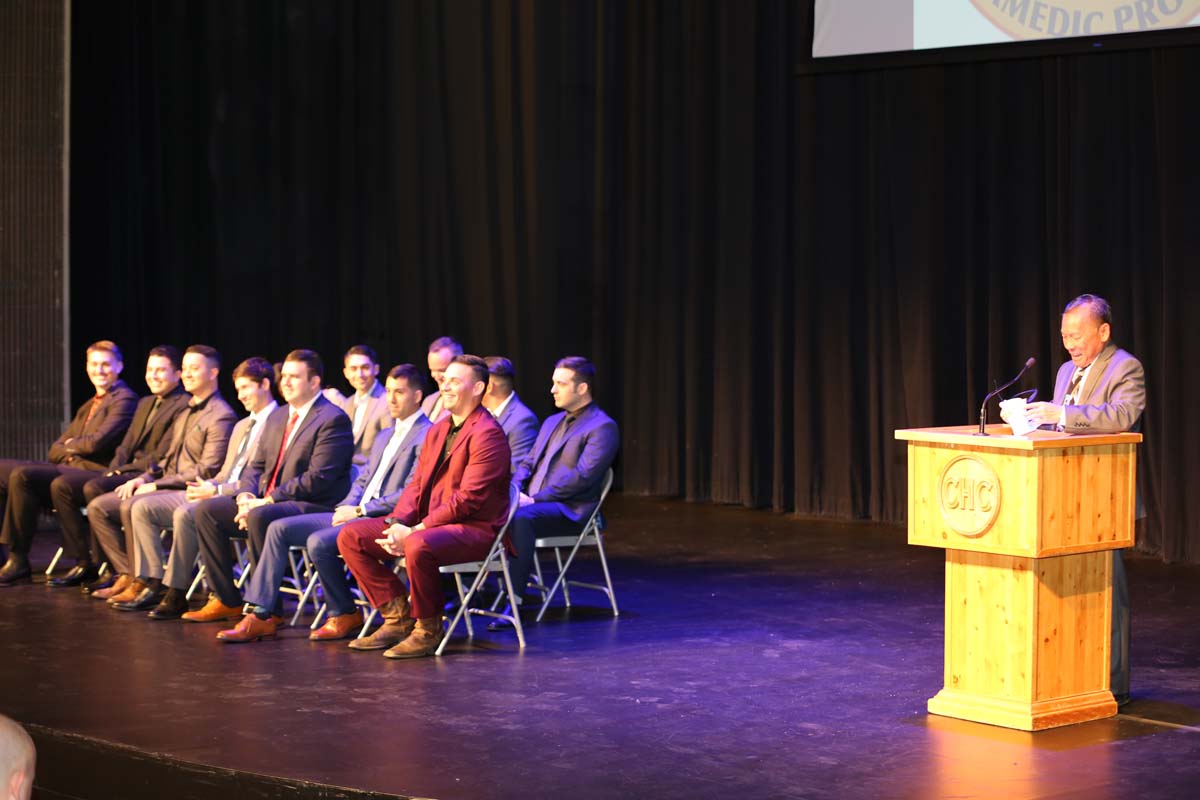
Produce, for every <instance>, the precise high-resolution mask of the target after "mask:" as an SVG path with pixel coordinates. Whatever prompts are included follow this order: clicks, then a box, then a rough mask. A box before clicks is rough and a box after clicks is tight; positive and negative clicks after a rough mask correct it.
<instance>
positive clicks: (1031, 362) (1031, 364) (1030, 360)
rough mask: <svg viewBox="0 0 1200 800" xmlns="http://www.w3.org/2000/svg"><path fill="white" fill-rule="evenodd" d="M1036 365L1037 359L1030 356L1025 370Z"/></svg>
mask: <svg viewBox="0 0 1200 800" xmlns="http://www.w3.org/2000/svg"><path fill="white" fill-rule="evenodd" d="M1036 363H1037V359H1036V358H1034V357H1033V356H1030V357H1029V360H1028V361H1026V362H1025V369H1029V368H1030V367H1032V366H1033V365H1034V364H1036Z"/></svg>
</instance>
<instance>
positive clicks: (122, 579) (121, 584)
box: [91, 575, 133, 600]
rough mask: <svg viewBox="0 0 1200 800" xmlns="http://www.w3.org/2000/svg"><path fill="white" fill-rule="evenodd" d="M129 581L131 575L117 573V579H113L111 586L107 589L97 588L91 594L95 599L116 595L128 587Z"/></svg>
mask: <svg viewBox="0 0 1200 800" xmlns="http://www.w3.org/2000/svg"><path fill="white" fill-rule="evenodd" d="M131 583H133V578H132V577H131V576H129V575H118V576H117V579H116V580H115V581H113V585H112V586H110V587H108V588H107V589H97V590H96V591H94V592H92V594H91V596H92V597H94V598H95V599H97V600H108V599H109V598H110V597H113V596H114V595H118V594H120V593H121V592H123V591H125V590H126V589H128V588H129V584H131Z"/></svg>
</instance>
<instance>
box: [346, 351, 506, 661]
mask: <svg viewBox="0 0 1200 800" xmlns="http://www.w3.org/2000/svg"><path fill="white" fill-rule="evenodd" d="M487 379H488V369H487V363H486V362H485V361H484V360H483V359H482V358H480V357H479V356H470V355H462V356H456V357H455V358H454V360H453V361H452V362H450V366H449V367H447V368H446V375H445V378H444V380H443V381H442V388H441V391H442V401H443V405H444V407H445V408H446V410H447V411H449V415H448V416H447V417H446V418H445V419H443V420H442V421H441V422H437V423H435V424H434V425H433V426H432V427H431V428H430V429H429V433H428V434H427V435H426V437H425V444H424V445H423V446H422V448H421V456H420V458H419V459H417V466H416V471H415V474H414V476H413V479H412V480H411V481H410V482H409V484H408V486H407V487H405V489H404V492H403V493H402V494H401V495H400V501H399V502H398V503H397V504H396V508H395V509H394V510H393V511H392V513H391V515H390V516H388V517H386V518H384V519H379V518H376V519H364V520H358V521H356V522H350V523H347V524H346V525H345V526H344V527H343V528H342V531H341V533H339V534H338V550H339V551H340V552H341V554H342V557H343V558H344V559H345V560H346V565H347V566H348V567H349V568H350V571H351V572H352V573H353V574H354V577H355V579H357V581H358V585H359V588H361V589H362V591H363V593H364V594H365V595H366V596H367V599H368V600H369V601H370V602H371V605H372V606H374V607H375V608H377V609H379V612H380V614H381V615H382V616H383V619H384V624H383V625H382V626H381V627H380V628H379V629H378V630H377V631H375V633H374V634H373V635H371V636H369V637H366V638H363V639H355V640H354V641H352V642H350V647H352V648H354V649H356V650H375V649H382V648H385V647H389V648H391V649H389V650H387V651H386V652H385V653H384V655H385V656H387V657H388V658H414V657H418V656H425V655H429V654H430V653H432V652H433V651H434V650H436V649H437V647H438V645H439V644H440V643H441V640H442V635H443V629H442V604H443V597H442V580H441V574H440V573H439V572H438V567H439V566H441V565H443V564H454V563H458V562H462V561H472V560H478V559H481V558H483V557H484V556H486V555H487V554H488V551H489V550H490V549H491V546H492V543H493V542H494V541H495V538H496V534H497V533H498V532H499V531H500V529H501V528H503V527H504V521H505V518H506V517H507V516H508V487H509V482H508V479H509V469H510V454H509V451H508V440H507V439H506V438H505V437H504V431H503V430H501V428H500V425H499V423H497V422H496V420H495V419H494V418H493V417H492V415H491V414H489V413H488V411H487V409H485V408H483V407H482V406H481V405H480V401H481V400H482V399H483V393H484V391H486V389H487ZM398 556H404V558H405V560H406V569H407V570H408V583H409V587H410V588H411V591H412V605H411V607H410V605H409V602H408V598H407V595H408V590H406V589H405V588H404V584H402V583H401V582H400V579H399V578H397V577H396V575H395V574H394V573H393V572H392V569H391V566H390V564H391V561H392V560H393V559H395V558H396V557H398ZM384 562H387V563H384ZM414 617H415V619H414Z"/></svg>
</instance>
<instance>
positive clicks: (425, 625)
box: [383, 617, 445, 658]
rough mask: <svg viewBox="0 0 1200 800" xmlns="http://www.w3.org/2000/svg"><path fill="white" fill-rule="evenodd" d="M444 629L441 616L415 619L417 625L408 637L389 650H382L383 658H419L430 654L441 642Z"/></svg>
mask: <svg viewBox="0 0 1200 800" xmlns="http://www.w3.org/2000/svg"><path fill="white" fill-rule="evenodd" d="M443 636H445V631H443V630H442V619H441V617H431V618H429V619H419V620H417V625H416V627H415V628H413V632H412V633H411V634H409V636H408V638H407V639H405V640H404V641H403V642H401V643H400V644H398V645H396V646H395V647H393V648H392V649H390V650H386V651H384V654H383V655H384V657H385V658H420V657H422V656H431V655H433V652H434V651H435V650H437V649H438V645H439V644H441V643H442V637H443Z"/></svg>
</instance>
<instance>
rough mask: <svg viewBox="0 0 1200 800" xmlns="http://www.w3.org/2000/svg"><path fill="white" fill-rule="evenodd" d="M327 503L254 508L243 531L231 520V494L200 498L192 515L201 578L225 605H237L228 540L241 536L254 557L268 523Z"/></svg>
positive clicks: (234, 512)
mask: <svg viewBox="0 0 1200 800" xmlns="http://www.w3.org/2000/svg"><path fill="white" fill-rule="evenodd" d="M330 510H331V509H330V508H328V507H327V506H319V505H317V504H316V503H308V502H304V501H299V500H291V501H287V502H283V503H270V504H268V505H265V506H259V507H258V508H255V509H254V510H253V511H251V512H250V514H249V515H248V516H247V518H246V528H247V529H246V530H244V531H243V530H241V529H239V528H238V526H237V524H236V523H235V522H234V521H233V520H234V517H236V516H237V501H236V500H234V498H232V497H211V498H209V499H208V500H202V501H201V502H200V503H199V504H198V505H197V506H196V511H195V513H194V515H193V518H194V519H195V520H196V533H197V534H198V535H199V538H200V558H201V559H202V560H203V562H204V569H205V577H206V578H207V579H208V585H209V586H211V587H212V589H213V592H215V593H216V595H217V597H219V598H220V599H221V602H222V603H224V604H225V605H227V606H236V605H241V603H242V594H241V592H240V591H238V588H237V586H236V585H235V584H234V578H233V548H232V547H231V546H230V544H229V541H230V539H240V538H245V539H246V540H247V542H248V543H249V545H250V558H251V560H252V561H253V560H256V559H257V558H258V556H259V554H260V553H262V550H263V543H264V542H265V541H266V538H267V528H268V527H269V526H270V524H271V523H272V522H274V521H275V520H277V519H283V518H284V517H292V516H296V515H298V514H315V513H318V512H321V511H330Z"/></svg>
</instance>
